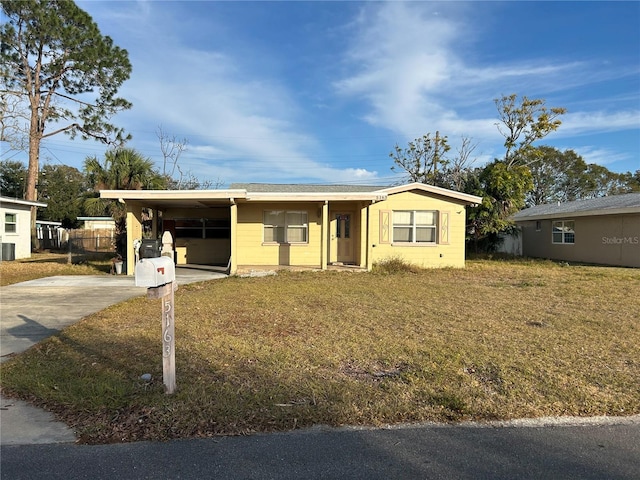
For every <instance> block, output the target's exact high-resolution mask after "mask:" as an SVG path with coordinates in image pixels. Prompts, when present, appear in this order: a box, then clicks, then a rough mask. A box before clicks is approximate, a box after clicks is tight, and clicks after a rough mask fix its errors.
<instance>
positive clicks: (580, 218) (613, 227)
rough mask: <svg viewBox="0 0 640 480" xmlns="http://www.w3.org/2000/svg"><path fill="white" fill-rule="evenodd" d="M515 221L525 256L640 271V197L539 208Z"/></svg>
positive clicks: (597, 200) (625, 196) (604, 199)
mask: <svg viewBox="0 0 640 480" xmlns="http://www.w3.org/2000/svg"><path fill="white" fill-rule="evenodd" d="M512 219H513V220H514V221H515V222H516V224H517V225H518V227H520V231H521V235H522V254H523V255H524V256H527V257H541V258H550V259H553V260H565V261H568V262H583V263H595V264H602V265H616V266H624V267H640V193H627V194H624V195H612V196H610V197H601V198H593V199H589V200H576V201H574V202H567V203H562V204H552V205H536V206H535V207H531V208H527V209H525V210H522V211H520V212H518V213H516V214H515V215H514V216H513V217H512Z"/></svg>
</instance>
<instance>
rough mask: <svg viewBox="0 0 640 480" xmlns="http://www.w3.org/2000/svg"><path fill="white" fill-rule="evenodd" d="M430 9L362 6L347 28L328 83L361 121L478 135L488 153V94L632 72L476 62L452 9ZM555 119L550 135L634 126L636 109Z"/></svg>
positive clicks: (492, 122)
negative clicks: (354, 104)
mask: <svg viewBox="0 0 640 480" xmlns="http://www.w3.org/2000/svg"><path fill="white" fill-rule="evenodd" d="M431 8H432V5H431V4H424V3H395V2H394V3H385V4H382V5H380V4H374V5H373V6H371V5H367V6H366V7H365V8H363V10H362V13H361V16H360V18H359V19H358V21H357V22H354V23H353V24H352V26H351V27H352V30H353V39H352V40H351V48H350V49H349V51H348V52H347V54H346V55H345V63H346V65H347V66H348V68H349V70H350V72H349V73H347V74H345V75H344V77H343V78H341V79H340V80H338V81H336V82H335V84H334V87H335V89H336V91H337V92H338V93H339V94H340V95H343V96H345V97H348V98H351V99H352V100H353V101H362V102H363V105H364V106H363V108H364V113H362V115H361V118H362V119H363V120H364V121H366V122H367V123H369V124H371V125H374V126H377V127H381V128H385V129H388V130H390V131H393V132H395V133H398V134H401V135H403V136H404V137H405V138H407V139H410V138H414V137H415V136H417V135H421V134H423V133H426V132H432V133H433V132H435V131H436V130H440V132H441V133H444V134H447V135H449V136H450V137H454V136H459V135H465V136H470V137H473V138H476V139H481V140H482V143H483V144H484V146H485V148H486V149H487V150H488V151H487V152H485V153H486V154H488V155H490V156H492V155H493V154H494V152H500V151H501V149H502V143H503V138H502V137H501V136H500V134H499V132H498V130H497V128H496V123H497V121H498V119H497V112H496V111H495V107H494V105H493V99H494V98H498V97H500V96H501V95H503V94H510V93H513V92H517V93H519V94H520V95H529V96H531V93H530V92H540V96H542V97H544V96H545V95H546V94H551V93H552V92H556V91H558V90H563V89H564V90H570V89H575V88H577V87H579V86H584V85H588V84H590V83H596V82H601V81H604V80H610V79H614V78H622V77H628V76H629V75H630V74H632V73H633V72H634V71H636V70H637V69H636V68H635V67H629V68H623V69H622V70H619V71H614V70H612V69H602V68H600V66H594V65H592V64H590V63H589V62H587V61H582V60H580V61H572V62H562V61H561V60H548V59H544V58H542V59H532V60H531V59H518V60H516V61H514V62H512V63H502V64H494V65H491V66H483V65H477V64H474V63H473V62H472V59H471V58H465V57H464V54H463V53H462V52H463V50H461V49H460V48H459V43H460V41H461V40H462V39H463V38H464V39H465V40H466V41H468V40H469V38H468V36H469V35H470V34H471V35H473V33H470V31H471V32H472V28H471V27H470V25H465V24H463V23H462V20H461V19H463V18H464V15H460V13H461V12H460V10H459V9H456V12H455V15H454V16H452V15H447V12H441V14H440V15H437V16H434V15H433V14H432V13H431V12H430V9H431ZM460 8H464V7H460ZM449 13H450V12H449ZM452 18H453V19H452ZM467 56H468V57H469V55H467ZM536 95H537V93H536ZM552 106H555V105H552ZM590 106H591V108H593V107H594V105H590ZM492 115H493V116H492ZM562 121H563V124H562V126H561V127H560V129H559V130H558V131H557V132H554V133H553V134H551V136H550V137H552V138H558V137H568V136H571V135H580V134H584V133H593V132H606V131H612V130H623V129H637V128H638V125H639V124H640V112H639V111H638V110H627V111H618V112H607V113H605V112H600V111H596V112H586V111H576V112H572V113H569V114H567V115H565V116H563V117H562ZM497 155H499V153H498V154H497Z"/></svg>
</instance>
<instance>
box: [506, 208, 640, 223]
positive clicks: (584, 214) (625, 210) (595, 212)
mask: <svg viewBox="0 0 640 480" xmlns="http://www.w3.org/2000/svg"><path fill="white" fill-rule="evenodd" d="M629 213H640V207H624V208H607V209H603V210H584V211H582V212H558V213H547V214H544V215H529V216H526V217H519V218H513V221H514V222H525V221H528V220H549V219H554V218H572V217H595V216H602V215H623V214H629Z"/></svg>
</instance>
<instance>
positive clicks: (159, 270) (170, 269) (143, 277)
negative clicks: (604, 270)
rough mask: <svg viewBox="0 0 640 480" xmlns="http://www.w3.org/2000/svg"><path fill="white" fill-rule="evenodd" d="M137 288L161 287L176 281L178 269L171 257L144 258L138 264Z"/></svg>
mask: <svg viewBox="0 0 640 480" xmlns="http://www.w3.org/2000/svg"><path fill="white" fill-rule="evenodd" d="M135 277H136V287H147V288H149V287H160V286H162V285H165V284H167V283H170V282H173V281H174V280H175V279H176V267H175V265H174V264H173V260H172V259H171V258H169V257H155V258H143V259H142V260H140V261H139V262H138V263H136V270H135Z"/></svg>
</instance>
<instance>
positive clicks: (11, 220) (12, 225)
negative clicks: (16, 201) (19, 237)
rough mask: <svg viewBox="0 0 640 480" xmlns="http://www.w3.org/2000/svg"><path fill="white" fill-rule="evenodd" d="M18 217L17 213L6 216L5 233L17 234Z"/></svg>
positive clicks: (6, 214)
mask: <svg viewBox="0 0 640 480" xmlns="http://www.w3.org/2000/svg"><path fill="white" fill-rule="evenodd" d="M17 231H18V215H17V214H15V213H5V214H4V233H17Z"/></svg>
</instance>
